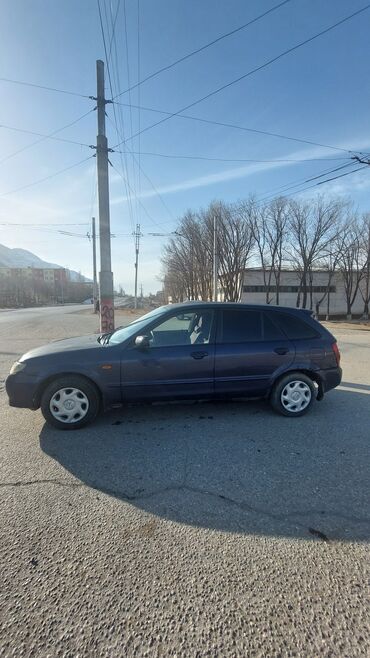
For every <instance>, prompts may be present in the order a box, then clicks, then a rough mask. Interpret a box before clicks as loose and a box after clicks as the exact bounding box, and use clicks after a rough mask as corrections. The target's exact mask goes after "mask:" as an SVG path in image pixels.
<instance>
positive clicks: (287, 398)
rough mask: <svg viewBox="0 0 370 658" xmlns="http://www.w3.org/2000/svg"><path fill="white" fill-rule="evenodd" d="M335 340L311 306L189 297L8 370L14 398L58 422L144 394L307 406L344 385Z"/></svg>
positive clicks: (44, 350) (290, 408)
mask: <svg viewBox="0 0 370 658" xmlns="http://www.w3.org/2000/svg"><path fill="white" fill-rule="evenodd" d="M339 361H340V354H339V350H338V347H337V342H336V340H335V338H334V337H333V336H332V334H331V333H329V331H327V329H325V328H324V327H323V326H322V325H321V324H320V323H319V322H317V321H316V320H314V318H313V317H312V314H311V313H310V312H308V311H304V310H300V309H295V308H282V307H274V306H251V305H246V304H239V303H238V304H232V303H211V302H208V303H204V302H187V303H185V304H173V305H169V306H162V307H161V308H158V309H155V310H154V311H152V312H151V313H148V314H147V315H145V316H143V317H141V318H140V319H139V320H136V321H135V322H132V323H131V324H130V325H128V326H127V327H123V328H119V329H117V330H116V331H114V332H112V333H111V334H105V335H104V334H103V335H101V336H96V335H94V336H87V337H82V338H70V339H66V340H60V341H56V342H53V343H50V344H49V345H46V346H44V347H39V348H37V349H34V350H31V351H30V352H28V353H27V354H25V355H24V356H22V358H21V359H20V360H19V361H17V362H16V363H15V364H14V365H13V367H12V369H11V372H10V375H9V377H8V378H7V380H6V390H7V393H8V396H9V403H10V405H12V406H15V407H26V408H30V409H38V408H39V407H41V410H42V413H43V415H44V417H45V419H46V420H47V421H48V422H49V423H51V424H52V425H54V426H55V427H58V428H60V429H65V430H67V429H68V430H71V429H76V428H79V427H82V426H83V425H86V424H87V423H89V422H91V421H92V420H93V419H94V418H95V417H96V415H97V413H98V412H99V410H100V409H107V408H110V407H113V406H117V405H121V404H125V403H126V402H134V401H135V402H136V401H150V402H151V401H159V400H180V399H202V398H205V399H212V398H215V397H218V398H226V397H234V398H239V397H267V398H269V400H270V401H271V404H272V407H273V408H274V409H275V410H276V411H278V412H280V413H281V414H283V415H285V416H301V415H303V414H305V413H306V412H307V411H308V410H309V408H310V407H311V405H312V404H313V402H314V400H321V399H322V397H323V395H324V393H325V392H326V391H329V390H330V389H332V388H334V387H335V386H338V384H339V383H340V381H341V376H342V371H341V368H340V366H339Z"/></svg>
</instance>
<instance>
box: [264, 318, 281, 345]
mask: <svg viewBox="0 0 370 658" xmlns="http://www.w3.org/2000/svg"><path fill="white" fill-rule="evenodd" d="M286 338H287V337H286V335H285V334H284V332H283V331H282V330H281V329H280V327H279V326H278V325H277V324H276V323H275V322H274V321H273V319H272V318H270V316H269V315H267V313H264V314H263V339H264V340H266V341H269V340H286Z"/></svg>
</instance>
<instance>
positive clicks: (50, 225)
mask: <svg viewBox="0 0 370 658" xmlns="http://www.w3.org/2000/svg"><path fill="white" fill-rule="evenodd" d="M0 226H28V227H29V226H32V227H36V226H37V227H45V228H51V227H53V226H89V222H67V223H66V222H61V223H60V224H58V223H57V224H51V223H50V224H48V223H46V224H45V223H44V224H42V223H39V224H25V223H23V224H22V223H19V222H0Z"/></svg>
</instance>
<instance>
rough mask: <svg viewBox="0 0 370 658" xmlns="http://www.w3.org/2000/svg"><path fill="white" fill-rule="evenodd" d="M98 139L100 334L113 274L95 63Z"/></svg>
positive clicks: (109, 327) (109, 326) (105, 328)
mask: <svg viewBox="0 0 370 658" xmlns="http://www.w3.org/2000/svg"><path fill="white" fill-rule="evenodd" d="M96 78H97V98H96V100H97V110H98V136H97V140H96V159H97V167H98V198H99V234H100V272H99V284H100V290H99V294H100V331H101V332H102V333H107V332H109V331H113V329H114V297H113V273H112V265H111V249H110V217H109V179H108V141H107V138H106V136H105V106H106V103H107V101H106V99H105V95H104V62H102V61H101V60H100V59H98V60H97V62H96Z"/></svg>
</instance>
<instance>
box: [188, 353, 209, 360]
mask: <svg viewBox="0 0 370 658" xmlns="http://www.w3.org/2000/svg"><path fill="white" fill-rule="evenodd" d="M190 356H192V357H193V359H204V357H205V356H208V352H191V354H190Z"/></svg>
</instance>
